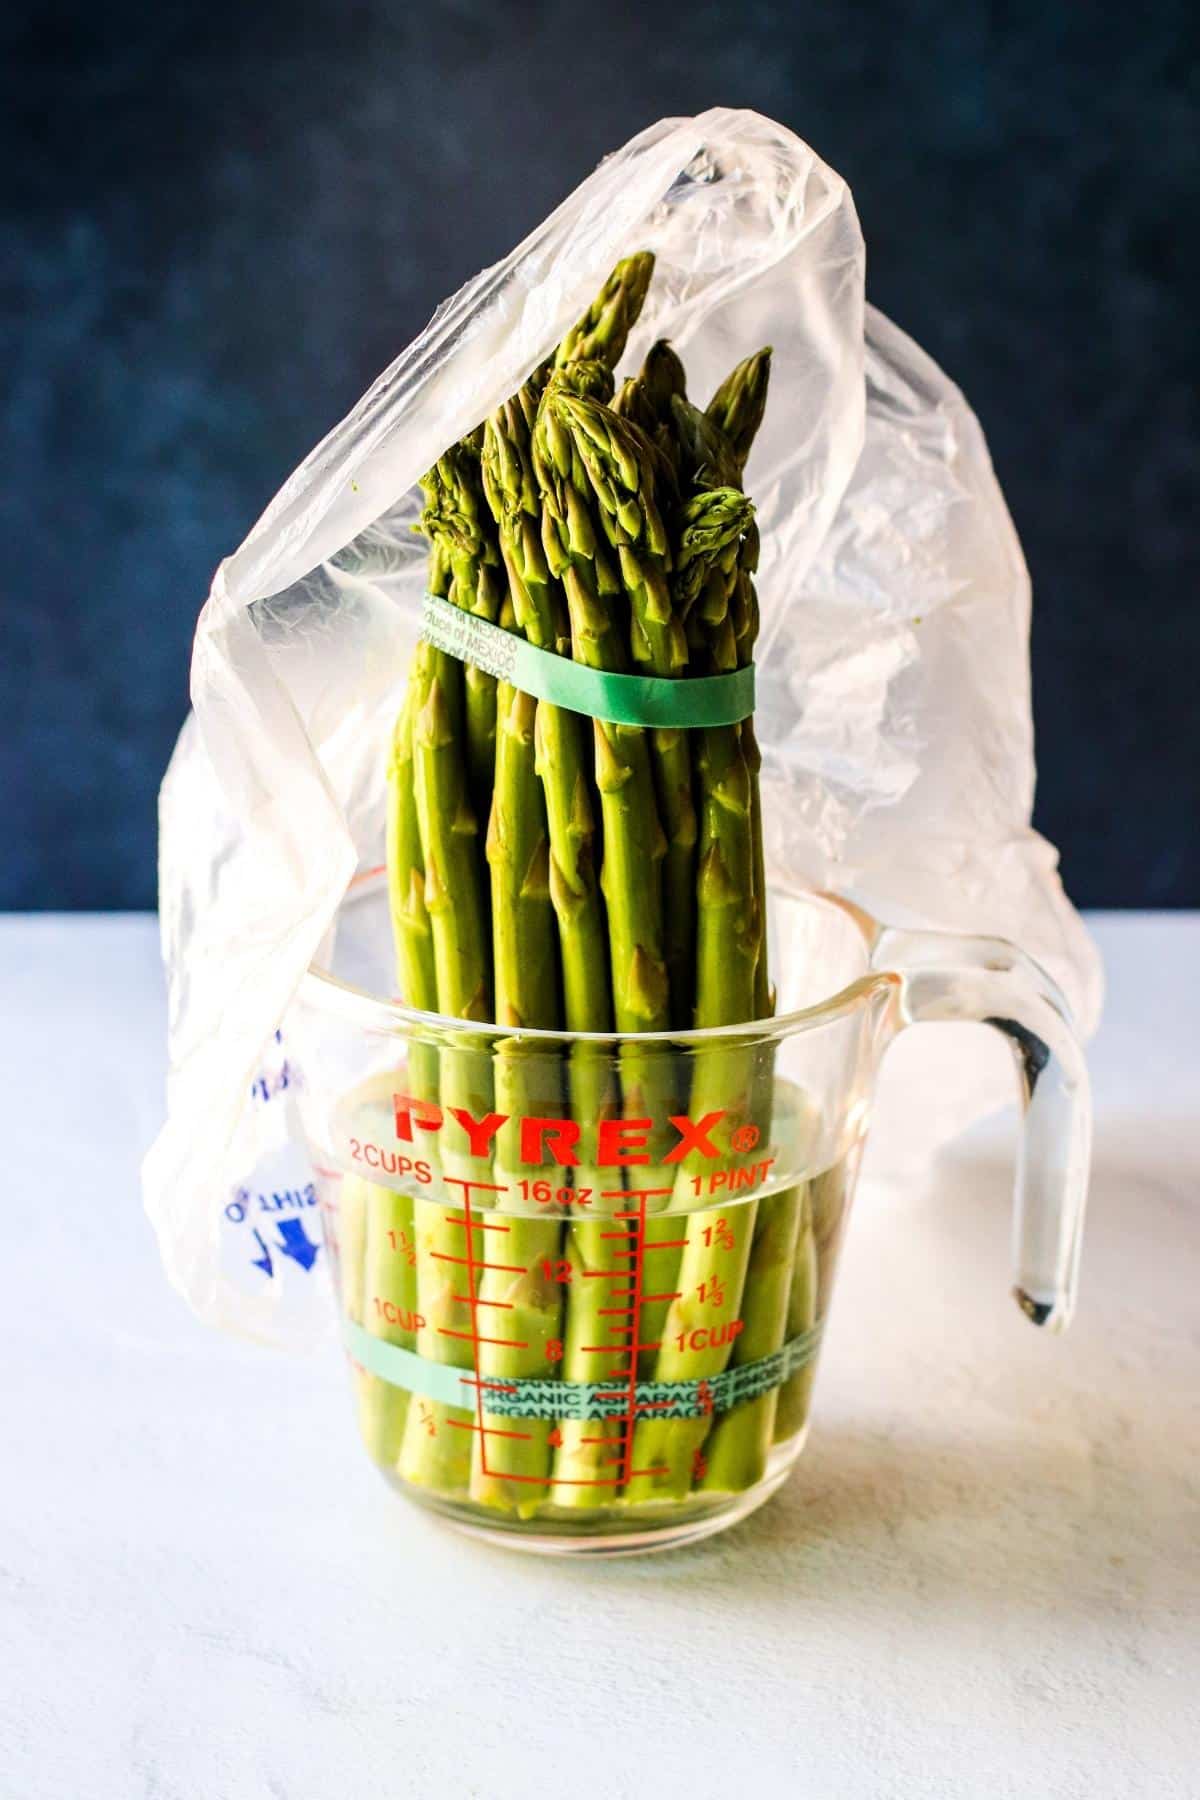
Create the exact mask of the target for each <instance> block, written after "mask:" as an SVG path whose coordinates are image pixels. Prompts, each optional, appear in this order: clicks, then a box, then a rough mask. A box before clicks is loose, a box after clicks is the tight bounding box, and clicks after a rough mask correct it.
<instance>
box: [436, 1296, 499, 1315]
mask: <svg viewBox="0 0 1200 1800" xmlns="http://www.w3.org/2000/svg"><path fill="white" fill-rule="evenodd" d="M450 1298H451V1299H452V1300H461V1301H462V1303H463V1305H464V1306H499V1307H502V1308H503V1309H504V1311H505V1312H511V1311H512V1309H513V1303H512V1301H511V1300H477V1299H476V1298H475V1296H474V1295H473V1294H451V1296H450Z"/></svg>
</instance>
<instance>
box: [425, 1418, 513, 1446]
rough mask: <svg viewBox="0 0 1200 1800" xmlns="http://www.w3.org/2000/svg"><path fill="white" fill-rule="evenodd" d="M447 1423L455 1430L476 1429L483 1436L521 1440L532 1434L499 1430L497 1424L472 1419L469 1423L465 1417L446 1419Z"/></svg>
mask: <svg viewBox="0 0 1200 1800" xmlns="http://www.w3.org/2000/svg"><path fill="white" fill-rule="evenodd" d="M446 1423H447V1425H453V1427H454V1429H455V1431H478V1432H479V1433H481V1435H482V1436H483V1437H502V1438H520V1439H521V1440H522V1441H523V1442H528V1440H529V1439H530V1438H531V1437H532V1436H533V1433H532V1431H501V1430H500V1427H499V1426H498V1425H477V1424H476V1423H475V1421H474V1420H472V1421H471V1423H470V1424H468V1423H467V1421H466V1420H465V1419H447V1421H446Z"/></svg>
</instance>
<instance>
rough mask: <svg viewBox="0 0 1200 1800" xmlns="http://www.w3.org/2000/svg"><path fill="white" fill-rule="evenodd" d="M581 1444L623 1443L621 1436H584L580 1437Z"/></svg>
mask: <svg viewBox="0 0 1200 1800" xmlns="http://www.w3.org/2000/svg"><path fill="white" fill-rule="evenodd" d="M579 1441H580V1443H581V1444H623V1443H624V1441H625V1440H624V1438H623V1437H615V1438H613V1437H586V1438H580V1440H579Z"/></svg>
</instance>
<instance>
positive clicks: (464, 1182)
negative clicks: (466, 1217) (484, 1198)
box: [442, 1175, 508, 1223]
mask: <svg viewBox="0 0 1200 1800" xmlns="http://www.w3.org/2000/svg"><path fill="white" fill-rule="evenodd" d="M442 1180H443V1181H444V1182H445V1184H446V1186H447V1187H460V1188H465V1189H466V1190H467V1191H466V1194H465V1195H464V1197H463V1206H464V1207H466V1208H467V1209H468V1211H469V1209H470V1205H471V1200H470V1192H471V1189H472V1188H486V1190H487V1192H488V1193H489V1194H507V1192H508V1189H507V1187H506V1186H505V1185H504V1183H503V1182H502V1181H470V1180H468V1179H467V1177H466V1176H464V1175H443V1176H442ZM464 1223H465V1221H464Z"/></svg>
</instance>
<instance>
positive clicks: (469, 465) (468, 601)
mask: <svg viewBox="0 0 1200 1800" xmlns="http://www.w3.org/2000/svg"><path fill="white" fill-rule="evenodd" d="M421 489H422V492H423V493H424V495H425V507H424V510H423V512H422V514H421V523H420V529H421V530H422V531H423V532H424V533H425V535H426V536H427V537H428V538H429V539H430V541H431V543H432V544H433V545H434V546H435V548H436V549H438V550H439V551H440V552H441V556H440V557H432V558H431V559H430V579H431V587H432V591H433V592H434V593H438V592H440V593H442V594H443V596H444V597H447V598H449V599H450V600H451V601H453V603H454V605H455V606H459V607H461V608H462V610H463V611H464V612H468V613H472V614H474V615H475V616H476V617H477V618H480V619H487V620H488V621H489V622H490V623H491V624H495V622H496V620H497V619H498V618H499V615H500V607H501V605H502V603H503V600H504V579H503V575H502V573H501V569H500V555H499V551H498V549H497V547H496V542H495V533H494V531H493V530H492V528H491V521H490V519H489V517H488V511H487V503H486V501H485V499H484V493H483V482H482V478H481V473H480V467H479V449H478V446H477V444H476V443H475V442H474V440H473V439H472V438H467V439H465V440H464V441H463V442H462V443H461V444H455V445H454V447H453V448H452V449H450V450H447V451H446V452H445V454H444V455H442V456H440V457H439V458H438V460H437V462H436V463H435V464H434V466H433V468H432V469H430V470H429V472H428V474H426V475H423V476H422V477H421ZM439 573H442V574H443V582H442V585H441V586H437V585H434V580H435V577H436V576H437V575H438V574H439ZM446 577H448V579H446ZM460 666H461V667H462V668H463V682H464V692H465V707H466V754H467V766H468V770H469V772H470V791H471V801H472V804H473V806H474V808H475V811H476V814H477V816H478V817H479V818H481V819H482V818H486V817H487V812H488V807H489V806H490V804H491V797H492V781H493V772H494V766H495V758H496V680H495V677H494V676H492V675H488V674H486V673H485V672H484V671H483V670H482V669H479V668H476V666H475V665H474V663H466V664H465V665H460Z"/></svg>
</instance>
